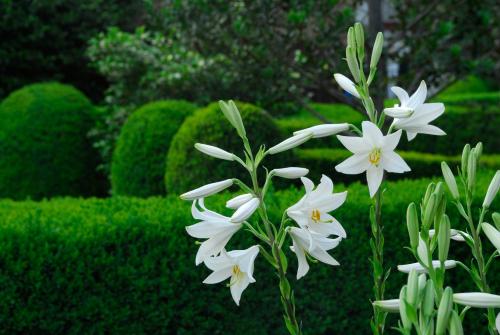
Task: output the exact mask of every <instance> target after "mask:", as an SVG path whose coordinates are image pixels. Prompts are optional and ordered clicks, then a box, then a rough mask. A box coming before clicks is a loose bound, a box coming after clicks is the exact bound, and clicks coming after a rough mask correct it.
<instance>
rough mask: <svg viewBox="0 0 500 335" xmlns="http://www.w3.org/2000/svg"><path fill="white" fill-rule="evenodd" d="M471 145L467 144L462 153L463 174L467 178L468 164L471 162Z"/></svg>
mask: <svg viewBox="0 0 500 335" xmlns="http://www.w3.org/2000/svg"><path fill="white" fill-rule="evenodd" d="M469 154H470V145H469V144H468V143H467V144H466V145H465V146H464V150H463V151H462V174H463V175H464V176H465V175H466V173H467V164H468V162H469Z"/></svg>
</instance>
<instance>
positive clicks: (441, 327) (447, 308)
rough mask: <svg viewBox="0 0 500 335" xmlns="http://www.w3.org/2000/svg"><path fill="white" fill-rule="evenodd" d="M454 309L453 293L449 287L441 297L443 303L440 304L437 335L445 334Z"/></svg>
mask: <svg viewBox="0 0 500 335" xmlns="http://www.w3.org/2000/svg"><path fill="white" fill-rule="evenodd" d="M452 307H453V291H452V289H451V288H450V287H447V288H446V289H445V290H444V293H443V296H442V297H441V302H440V303H439V308H438V314H437V322H436V335H442V334H444V333H445V331H446V328H447V327H448V322H449V319H450V315H451V309H452Z"/></svg>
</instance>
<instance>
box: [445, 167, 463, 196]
mask: <svg viewBox="0 0 500 335" xmlns="http://www.w3.org/2000/svg"><path fill="white" fill-rule="evenodd" d="M441 171H442V172H443V177H444V181H445V182H446V185H447V186H448V189H449V190H450V193H451V196H452V197H453V199H455V200H456V199H458V198H460V193H458V187H457V181H456V179H455V176H454V175H453V172H451V169H450V167H449V166H448V164H446V162H441Z"/></svg>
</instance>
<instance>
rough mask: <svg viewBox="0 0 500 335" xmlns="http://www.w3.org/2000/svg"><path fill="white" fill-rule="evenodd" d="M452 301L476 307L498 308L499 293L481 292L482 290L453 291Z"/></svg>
mask: <svg viewBox="0 0 500 335" xmlns="http://www.w3.org/2000/svg"><path fill="white" fill-rule="evenodd" d="M453 301H454V302H456V303H457V304H459V305H465V306H470V307H477V308H499V307H500V295H496V294H490V293H482V292H469V293H455V294H454V295H453Z"/></svg>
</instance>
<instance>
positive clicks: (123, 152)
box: [111, 100, 196, 197]
mask: <svg viewBox="0 0 500 335" xmlns="http://www.w3.org/2000/svg"><path fill="white" fill-rule="evenodd" d="M195 109H196V105H193V104H192V103H189V102H187V101H180V100H167V101H157V102H152V103H149V104H146V105H144V106H142V107H141V108H139V109H138V110H137V111H135V112H134V113H132V115H131V116H130V117H129V118H128V120H127V122H126V123H125V125H124V126H123V128H122V129H121V133H120V137H119V138H118V141H117V144H116V149H115V152H114V154H113V162H112V166H111V184H112V187H113V194H115V195H129V196H138V197H148V196H152V195H164V194H166V190H165V183H164V182H163V178H164V175H165V157H166V155H167V152H168V149H169V147H170V142H171V140H172V138H173V137H174V135H175V133H176V132H177V130H178V129H179V127H180V126H181V124H182V122H183V121H184V119H185V118H186V117H187V116H188V115H190V114H192V113H193V112H194V110H195Z"/></svg>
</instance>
